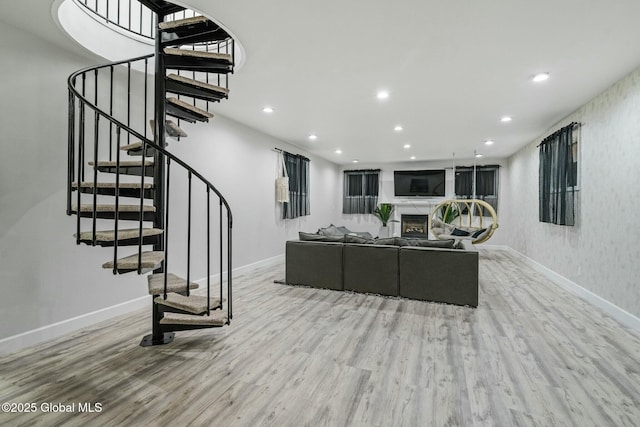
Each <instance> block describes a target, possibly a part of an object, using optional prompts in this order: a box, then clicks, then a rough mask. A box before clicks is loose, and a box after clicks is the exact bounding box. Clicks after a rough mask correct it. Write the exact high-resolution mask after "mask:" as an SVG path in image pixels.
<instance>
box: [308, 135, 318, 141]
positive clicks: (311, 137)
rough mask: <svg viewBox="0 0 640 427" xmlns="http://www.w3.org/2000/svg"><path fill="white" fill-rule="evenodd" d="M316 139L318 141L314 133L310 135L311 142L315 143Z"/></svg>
mask: <svg viewBox="0 0 640 427" xmlns="http://www.w3.org/2000/svg"><path fill="white" fill-rule="evenodd" d="M316 139H318V135H316V134H315V133H312V134H311V135H309V140H311V141H315V140H316Z"/></svg>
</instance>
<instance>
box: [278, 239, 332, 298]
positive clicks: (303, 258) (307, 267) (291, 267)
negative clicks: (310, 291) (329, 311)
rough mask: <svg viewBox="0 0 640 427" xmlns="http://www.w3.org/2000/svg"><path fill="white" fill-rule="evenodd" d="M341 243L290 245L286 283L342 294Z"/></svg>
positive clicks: (301, 242) (302, 242) (295, 243)
mask: <svg viewBox="0 0 640 427" xmlns="http://www.w3.org/2000/svg"><path fill="white" fill-rule="evenodd" d="M343 247H344V245H343V244H342V243H332V242H304V241H293V240H290V241H288V242H287V246H286V263H285V264H286V273H285V274H286V276H285V282H286V283H288V284H290V285H306V286H312V287H314V288H326V289H335V290H342V289H343V286H342V249H343Z"/></svg>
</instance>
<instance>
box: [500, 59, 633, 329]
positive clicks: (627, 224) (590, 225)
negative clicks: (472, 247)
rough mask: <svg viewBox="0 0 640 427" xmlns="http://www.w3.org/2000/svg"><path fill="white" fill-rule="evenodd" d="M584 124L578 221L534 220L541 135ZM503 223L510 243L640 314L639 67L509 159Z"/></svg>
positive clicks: (536, 206) (582, 129)
mask: <svg viewBox="0 0 640 427" xmlns="http://www.w3.org/2000/svg"><path fill="white" fill-rule="evenodd" d="M572 121H576V122H582V123H583V126H582V128H581V130H580V132H581V143H580V158H579V171H580V172H579V173H580V181H579V182H580V191H579V193H578V203H577V205H578V213H577V223H576V226H574V227H564V226H558V225H551V224H543V223H540V222H538V149H537V148H536V145H538V144H539V143H540V141H541V140H542V139H543V138H544V137H545V136H547V135H548V134H550V133H552V132H553V131H555V130H557V129H559V128H560V127H562V126H565V125H567V124H569V123H570V122H572ZM506 169H507V172H506V175H507V177H506V178H507V179H506V180H505V181H506V182H505V185H504V186H503V191H505V193H503V194H504V196H505V197H503V200H504V203H503V206H504V207H505V209H504V210H503V218H504V220H503V221H502V225H501V226H504V227H505V228H506V231H507V232H506V233H505V234H506V236H508V237H507V239H508V241H509V242H508V245H509V246H511V247H512V248H514V249H516V250H517V251H519V252H521V253H523V254H525V255H527V256H528V257H530V258H532V259H534V260H535V261H537V262H539V263H541V264H543V265H545V266H546V267H548V268H550V269H551V270H553V271H555V272H557V273H559V274H561V275H562V276H564V277H566V278H568V279H569V280H571V281H573V282H575V283H577V284H578V285H580V286H582V287H583V288H586V289H588V290H590V291H591V292H593V293H595V294H597V295H599V296H600V297H602V298H604V299H606V300H608V301H610V302H611V303H613V304H615V305H617V306H618V307H620V308H622V309H624V310H626V311H628V312H630V313H631V314H633V315H635V316H636V317H640V260H639V258H640V246H639V242H640V216H639V214H640V69H638V70H636V71H634V72H633V73H631V74H630V75H628V76H627V77H625V78H623V79H622V80H620V81H619V82H618V83H616V84H615V85H613V86H612V87H610V88H609V89H607V90H606V91H605V92H603V93H602V94H600V95H599V96H597V97H596V98H594V99H593V100H591V101H590V102H588V103H587V104H586V105H584V106H583V107H582V108H580V109H579V110H578V111H576V112H575V113H573V114H571V115H570V116H569V117H567V118H566V119H565V120H563V121H562V122H560V123H558V124H557V125H556V126H554V127H553V128H551V129H549V131H548V132H546V133H545V134H544V135H540V138H539V139H538V140H536V141H532V142H531V143H530V144H529V145H527V146H526V147H525V148H523V149H522V150H521V151H519V152H518V153H516V154H515V155H514V156H512V157H511V158H510V159H509V163H508V168H506Z"/></svg>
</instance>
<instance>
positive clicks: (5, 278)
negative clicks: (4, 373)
mask: <svg viewBox="0 0 640 427" xmlns="http://www.w3.org/2000/svg"><path fill="white" fill-rule="evenodd" d="M0 38H1V39H2V40H3V41H5V43H2V46H0V55H2V58H3V75H4V76H5V78H3V79H2V80H0V92H1V93H2V94H3V97H4V99H5V102H3V103H2V104H1V105H0V118H1V120H2V129H3V131H2V136H1V137H0V138H1V141H2V143H1V145H2V156H0V207H1V208H0V284H1V285H2V289H3V296H2V298H0V312H1V315H0V317H1V318H2V320H3V321H2V322H1V323H0V339H1V338H4V337H8V336H11V335H14V334H18V333H20V332H24V331H29V330H32V329H36V328H39V327H42V326H45V325H50V324H53V323H55V322H59V321H62V320H65V319H69V318H73V317H75V316H79V315H82V314H85V313H89V312H92V311H95V310H99V309H101V308H104V307H108V306H112V305H115V304H119V303H122V302H124V301H129V300H132V299H134V298H136V297H139V296H142V295H144V292H145V285H144V283H141V282H140V281H139V280H136V279H137V278H135V277H126V276H125V277H121V278H114V277H113V276H112V275H111V273H109V272H106V271H104V270H102V269H101V268H100V266H101V264H102V263H103V262H104V261H105V260H106V258H105V256H108V255H106V254H105V250H103V249H96V248H87V247H78V246H76V245H75V241H74V239H73V233H74V230H75V227H74V224H75V221H74V218H71V217H67V216H66V214H65V209H66V206H65V204H66V196H65V191H66V184H65V181H66V168H65V166H64V165H65V164H66V161H67V159H66V156H67V152H66V147H67V122H66V120H67V118H66V117H67V109H66V105H67V87H66V79H67V77H68V75H69V74H71V72H73V71H74V70H76V69H79V68H82V67H85V66H87V65H89V64H88V63H87V62H86V59H82V58H81V57H79V56H76V55H74V54H71V53H69V52H67V51H65V50H63V49H60V48H58V47H57V46H55V45H53V44H50V43H48V42H47V41H45V40H42V39H39V38H37V37H35V36H33V35H31V34H29V33H26V32H24V31H22V30H20V29H17V28H13V27H11V26H10V25H8V24H4V23H0Z"/></svg>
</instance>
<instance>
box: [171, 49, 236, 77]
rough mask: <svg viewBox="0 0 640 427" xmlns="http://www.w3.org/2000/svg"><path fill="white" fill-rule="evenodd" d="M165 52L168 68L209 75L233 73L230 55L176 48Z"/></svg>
mask: <svg viewBox="0 0 640 427" xmlns="http://www.w3.org/2000/svg"><path fill="white" fill-rule="evenodd" d="M163 52H164V57H165V65H166V68H170V69H174V70H190V71H202V72H209V73H230V72H232V71H233V58H232V56H231V55H229V54H228V53H217V52H205V51H202V50H189V49H180V48H174V47H166V48H164V51H163Z"/></svg>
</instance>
